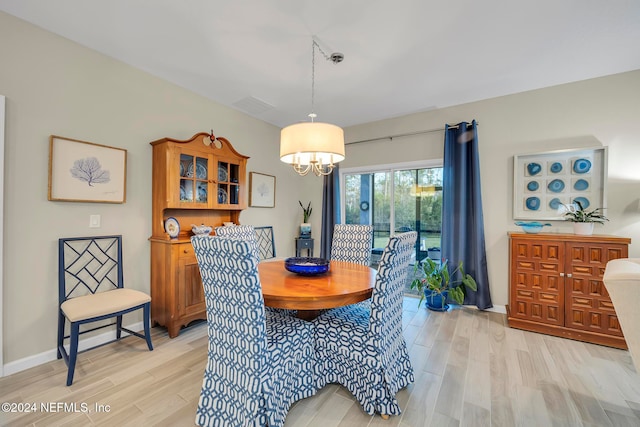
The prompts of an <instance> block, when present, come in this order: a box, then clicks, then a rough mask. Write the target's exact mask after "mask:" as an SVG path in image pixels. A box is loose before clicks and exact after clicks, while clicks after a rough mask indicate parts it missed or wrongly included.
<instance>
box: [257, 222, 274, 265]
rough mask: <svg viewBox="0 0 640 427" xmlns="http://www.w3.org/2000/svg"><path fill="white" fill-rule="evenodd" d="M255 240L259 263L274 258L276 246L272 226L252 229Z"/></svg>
mask: <svg viewBox="0 0 640 427" xmlns="http://www.w3.org/2000/svg"><path fill="white" fill-rule="evenodd" d="M254 230H255V232H256V238H257V240H258V253H259V255H260V261H266V260H271V259H275V258H276V244H275V239H274V238H273V226H271V225H265V226H261V227H254Z"/></svg>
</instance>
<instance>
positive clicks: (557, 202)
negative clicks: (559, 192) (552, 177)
mask: <svg viewBox="0 0 640 427" xmlns="http://www.w3.org/2000/svg"><path fill="white" fill-rule="evenodd" d="M561 204H562V202H561V201H560V199H558V198H557V197H554V198H553V199H551V201H550V202H549V207H550V208H551V209H558V208H559V207H560V205H561Z"/></svg>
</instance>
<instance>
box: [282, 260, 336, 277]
mask: <svg viewBox="0 0 640 427" xmlns="http://www.w3.org/2000/svg"><path fill="white" fill-rule="evenodd" d="M284 268H286V269H287V271H290V272H292V273H296V274H300V275H301V276H317V275H319V274H324V273H326V272H327V271H329V260H326V259H324V258H310V257H292V258H287V259H285V260H284Z"/></svg>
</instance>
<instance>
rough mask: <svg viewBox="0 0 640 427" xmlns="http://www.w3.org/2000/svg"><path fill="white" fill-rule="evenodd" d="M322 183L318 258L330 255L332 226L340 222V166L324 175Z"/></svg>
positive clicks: (327, 257) (326, 257)
mask: <svg viewBox="0 0 640 427" xmlns="http://www.w3.org/2000/svg"><path fill="white" fill-rule="evenodd" d="M323 179H324V183H323V185H322V230H320V234H321V236H320V258H325V259H329V257H330V256H331V241H332V240H333V226H334V225H335V224H339V223H340V167H339V166H338V165H335V168H334V169H333V172H332V173H331V174H330V175H326V176H325V177H324V178H323Z"/></svg>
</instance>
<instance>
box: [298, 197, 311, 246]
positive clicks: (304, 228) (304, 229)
mask: <svg viewBox="0 0 640 427" xmlns="http://www.w3.org/2000/svg"><path fill="white" fill-rule="evenodd" d="M298 203H299V204H300V207H301V208H302V224H300V237H301V238H304V239H308V238H310V237H311V224H309V217H310V216H311V211H312V210H313V208H312V207H311V202H309V204H308V205H307V207H306V208H305V207H304V205H303V204H302V202H301V201H300V200H298Z"/></svg>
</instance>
